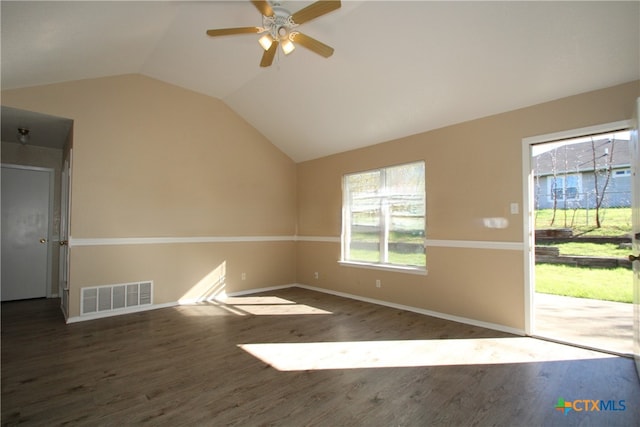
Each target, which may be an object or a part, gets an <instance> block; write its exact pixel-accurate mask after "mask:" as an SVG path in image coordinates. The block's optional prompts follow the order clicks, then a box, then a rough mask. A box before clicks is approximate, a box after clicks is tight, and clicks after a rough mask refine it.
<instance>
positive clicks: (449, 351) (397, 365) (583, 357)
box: [2, 288, 640, 426]
mask: <svg viewBox="0 0 640 427" xmlns="http://www.w3.org/2000/svg"><path fill="white" fill-rule="evenodd" d="M58 303H59V301H57V300H33V301H20V302H10V303H3V304H2V424H3V425H18V424H21V425H47V426H50V425H63V424H64V425H83V426H84V425H87V426H97V425H119V424H120V425H137V424H143V423H147V424H148V425H154V426H155V425H167V426H178V425H188V426H189V425H194V426H224V425H239V426H263V425H264V426H269V425H279V426H280V425H281V426H307V425H310V426H426V425H454V426H457V425H460V426H470V425H480V426H485V425H498V426H520V425H521V426H537V425H563V426H564V425H593V426H602V425H619V426H632V425H634V426H635V425H639V424H640V408H639V402H640V384H639V381H638V377H637V376H636V373H635V370H634V366H633V361H632V360H631V359H628V358H621V357H615V356H612V355H609V354H604V353H598V352H593V351H588V350H583V349H578V348H574V347H569V346H563V345H560V344H555V343H550V342H546V341H540V340H535V339H532V338H523V337H516V336H512V335H509V334H506V333H502V332H496V331H492V330H488V329H483V328H479V327H473V326H469V325H463V324H459V323H455V322H449V321H445V320H441V319H436V318H431V317H428V316H423V315H419V314H415V313H410V312H404V311H401V310H396V309H391V308H387V307H382V306H378V305H373V304H368V303H364V302H360V301H354V300H350V299H345V298H340V297H336V296H332V295H326V294H322V293H318V292H314V291H310V290H306V289H301V288H290V289H283V290H279V291H274V292H269V293H263V294H256V295H252V296H248V297H238V298H232V299H229V300H228V301H226V302H225V303H224V304H223V303H210V304H200V305H194V306H181V307H175V308H166V309H160V310H154V311H148V312H144V313H136V314H129V315H123V316H117V317H112V318H107V319H100V320H92V321H87V322H81V323H75V324H70V325H65V323H64V321H63V318H62V315H61V314H60V310H59V308H58ZM559 398H562V399H565V400H566V401H567V402H571V403H573V405H574V410H571V411H568V412H567V413H566V414H565V413H564V412H563V411H558V410H556V409H555V406H556V404H557V402H558V399H559ZM584 400H587V401H589V402H583V401H584ZM596 401H600V402H603V403H597V402H596ZM621 401H623V402H621ZM623 405H624V406H623ZM596 407H597V408H598V409H600V410H597V411H596V410H595V408H596ZM623 407H624V410H623ZM580 409H584V410H580ZM614 409H615V410H614Z"/></svg>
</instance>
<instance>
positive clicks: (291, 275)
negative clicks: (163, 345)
mask: <svg viewBox="0 0 640 427" xmlns="http://www.w3.org/2000/svg"><path fill="white" fill-rule="evenodd" d="M2 103H3V105H8V106H11V107H15V108H21V109H25V110H30V111H35V112H40V113H45V114H51V115H56V116H61V117H68V118H70V119H73V120H74V135H73V176H72V208H71V236H72V237H73V238H74V239H104V238H144V237H169V238H173V237H175V238H185V237H187V238H188V237H211V236H214V237H216V236H225V237H230V238H234V237H246V236H292V235H294V234H295V226H296V221H295V218H296V202H295V197H296V191H295V183H296V177H295V173H296V171H295V164H294V163H293V161H292V160H291V159H289V158H288V157H287V156H286V155H284V154H283V153H282V152H281V151H279V150H278V149H277V148H276V147H275V146H274V145H273V144H271V143H270V142H269V141H268V140H266V139H265V138H264V137H263V136H262V135H261V134H260V133H259V132H257V131H256V130H255V129H254V128H253V127H251V126H250V125H249V124H248V123H246V122H245V121H244V120H243V119H242V118H240V117H239V116H238V115H237V114H235V113H234V112H233V111H231V110H230V109H229V108H228V107H227V106H226V105H225V104H224V103H223V102H222V101H220V100H217V99H214V98H211V97H207V96H204V95H200V94H197V93H194V92H191V91H188V90H185V89H182V88H179V87H176V86H172V85H169V84H165V83H163V82H160V81H157V80H154V79H151V78H147V77H144V76H141V75H123V76H116V77H108V78H100V79H90V80H81V81H74V82H68V83H60V84H53V85H46V86H39V87H32V88H24V89H18V90H9V91H3V92H2ZM228 245H229V244H226V243H198V244H186V243H166V244H153V245H118V246H105V245H102V244H100V241H99V240H98V244H97V245H94V246H74V247H72V248H71V271H70V289H71V292H70V315H71V316H76V315H78V314H79V289H80V288H81V287H85V286H97V285H103V284H113V283H126V282H133V281H137V280H154V282H155V286H156V289H155V296H156V298H155V300H154V302H155V303H157V304H161V303H167V302H172V301H176V300H177V299H178V298H179V297H181V296H182V295H184V294H185V293H187V291H188V290H189V289H190V288H191V287H192V286H193V281H194V280H195V278H196V277H197V276H198V274H200V273H202V272H206V271H210V270H212V269H215V268H216V266H217V265H218V264H219V263H220V261H221V260H224V259H227V264H228V266H227V267H228V270H227V271H228V272H229V274H235V273H236V272H237V273H238V274H240V270H242V272H244V273H246V275H247V280H245V281H239V280H236V277H231V276H229V277H228V280H229V283H230V284H233V286H234V289H231V290H240V289H245V288H249V287H258V285H257V284H258V283H259V284H260V285H265V286H266V285H282V284H290V283H294V282H295V255H294V253H293V250H294V249H295V244H294V243H293V242H284V243H283V242H244V243H243V242H238V243H233V244H231V247H233V251H231V250H230V249H229V248H230V247H229V246H228ZM227 252H228V253H229V255H226V254H227ZM259 254H261V255H263V256H264V258H262V259H259V260H257V261H256V258H258V255H259ZM265 260H268V261H269V263H268V264H269V267H268V268H267V266H265V265H264V264H265V262H266V261H265ZM187 266H188V267H189V268H187ZM275 269H278V271H275ZM254 285H255V286H254Z"/></svg>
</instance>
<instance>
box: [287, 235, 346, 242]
mask: <svg viewBox="0 0 640 427" xmlns="http://www.w3.org/2000/svg"><path fill="white" fill-rule="evenodd" d="M296 242H325V243H341V239H340V237H339V236H338V237H333V236H296Z"/></svg>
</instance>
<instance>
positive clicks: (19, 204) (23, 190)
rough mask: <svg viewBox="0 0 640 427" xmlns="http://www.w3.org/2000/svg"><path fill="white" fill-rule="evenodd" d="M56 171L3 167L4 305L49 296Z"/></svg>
mask: <svg viewBox="0 0 640 427" xmlns="http://www.w3.org/2000/svg"><path fill="white" fill-rule="evenodd" d="M52 182H53V170H51V169H44V168H29V167H21V166H11V165H2V189H1V190H2V193H1V194H2V239H1V240H2V260H1V261H2V277H1V279H2V287H1V299H2V301H11V300H18V299H27V298H41V297H46V296H47V290H48V288H49V286H50V277H51V275H50V271H51V270H50V269H51V263H50V261H49V259H50V258H49V245H50V242H49V240H50V235H49V233H50V229H51V224H50V219H51V208H52V204H51V202H52V198H51V194H52V191H51V185H52Z"/></svg>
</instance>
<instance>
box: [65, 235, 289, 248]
mask: <svg viewBox="0 0 640 427" xmlns="http://www.w3.org/2000/svg"><path fill="white" fill-rule="evenodd" d="M289 241H295V236H209V237H105V238H73V237H71V236H69V246H113V245H162V244H177V243H237V242H289Z"/></svg>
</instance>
